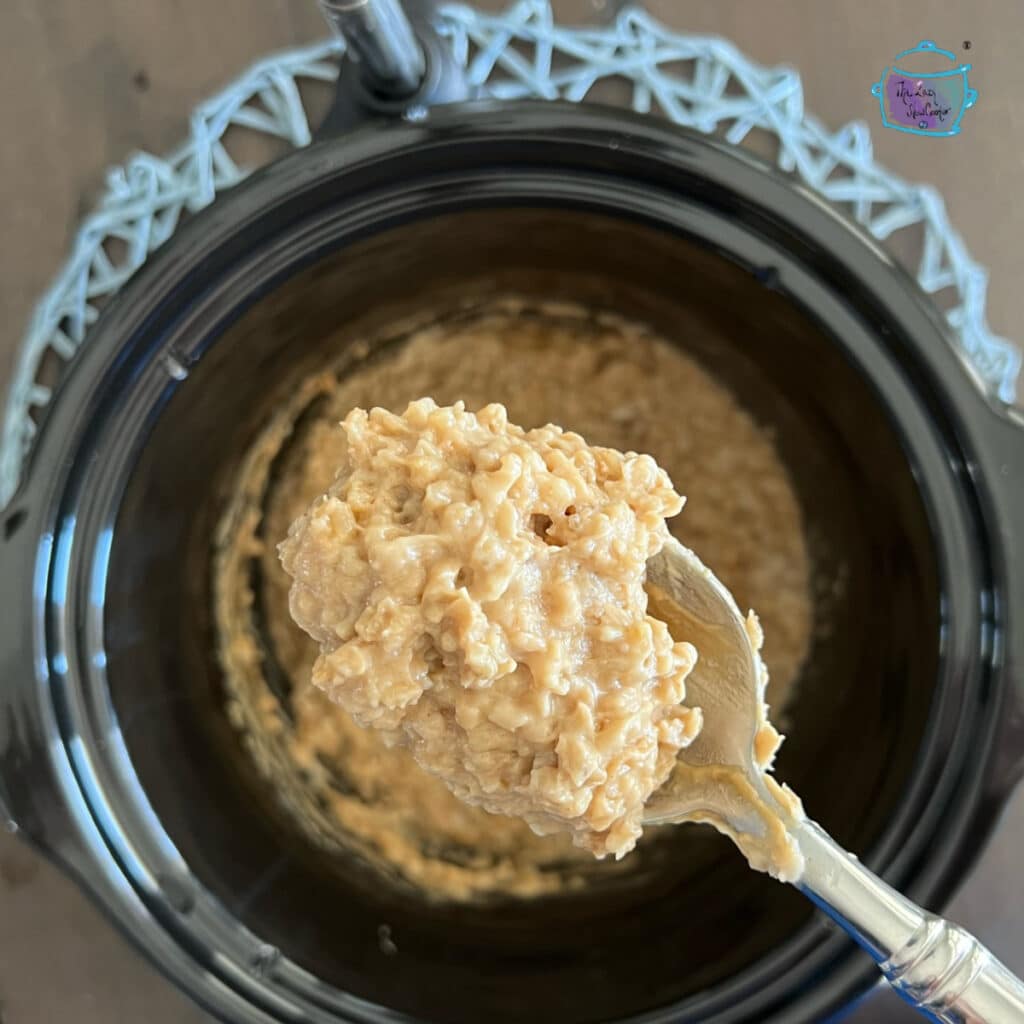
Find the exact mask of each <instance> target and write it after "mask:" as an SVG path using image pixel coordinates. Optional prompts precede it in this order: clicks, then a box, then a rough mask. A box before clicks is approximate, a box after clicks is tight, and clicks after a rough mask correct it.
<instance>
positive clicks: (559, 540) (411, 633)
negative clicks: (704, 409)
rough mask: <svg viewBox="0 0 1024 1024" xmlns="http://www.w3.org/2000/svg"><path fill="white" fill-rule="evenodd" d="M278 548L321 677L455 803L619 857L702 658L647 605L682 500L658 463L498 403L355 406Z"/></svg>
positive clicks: (694, 715)
mask: <svg viewBox="0 0 1024 1024" xmlns="http://www.w3.org/2000/svg"><path fill="white" fill-rule="evenodd" d="M342 427H343V429H344V432H345V435H346V440H347V451H346V454H345V459H344V462H343V464H342V465H341V466H340V467H339V471H338V474H337V477H336V478H335V481H334V484H333V485H332V487H331V488H330V490H329V492H328V493H327V494H325V495H323V496H322V497H320V498H319V499H317V500H316V501H315V502H314V504H313V505H312V507H311V508H310V509H309V510H308V512H307V513H306V514H305V515H303V516H302V517H301V518H299V519H298V520H297V521H296V522H295V523H294V524H293V525H292V527H291V530H290V531H289V535H288V539H287V540H286V541H285V542H284V543H283V544H282V545H281V558H282V563H283V565H284V568H285V570H286V571H287V572H288V573H289V575H290V576H291V577H292V579H293V581H294V582H293V584H292V588H291V595H290V605H291V613H292V616H293V618H294V619H295V621H296V622H297V623H298V624H299V625H300V626H301V627H302V628H303V629H305V630H306V631H307V632H308V633H309V634H310V635H311V636H312V637H313V638H314V639H315V640H317V641H318V642H319V643H320V645H321V653H320V656H319V658H318V659H317V661H316V664H315V666H314V669H313V683H314V684H315V685H316V686H318V687H320V688H321V689H323V690H324V691H325V692H326V693H327V694H328V695H329V696H330V697H331V699H333V700H335V701H337V702H338V703H339V704H340V705H342V707H344V708H345V710H346V711H348V712H349V713H350V714H351V715H352V717H353V718H354V719H355V720H356V721H357V722H358V723H359V724H360V725H362V726H364V727H368V728H373V729H377V730H380V731H381V732H382V733H383V734H384V735H385V737H386V738H387V739H388V740H389V741H392V742H394V743H400V744H403V745H404V746H406V747H408V749H409V750H410V751H411V753H412V754H413V756H414V758H415V759H416V760H417V762H418V763H419V764H420V765H421V766H422V767H423V768H425V769H426V770H427V771H429V772H432V773H434V774H435V775H438V776H440V777H441V778H442V779H443V780H444V781H445V782H446V783H447V785H448V786H449V788H450V789H451V790H452V791H453V792H454V793H455V794H456V795H457V796H459V797H461V798H462V799H464V800H466V801H468V802H470V803H474V804H478V805H480V806H482V807H484V808H486V809H487V810H489V811H492V812H494V813H499V814H507V815H515V816H518V817H521V818H523V819H525V820H526V821H527V822H528V823H529V824H530V825H531V826H532V827H533V829H534V830H535V831H537V832H541V833H550V832H555V831H564V832H568V833H569V834H570V835H571V836H572V838H573V841H574V842H575V843H576V844H577V845H579V846H581V847H584V848H586V849H590V850H592V851H593V852H594V853H595V854H597V855H599V856H603V855H605V854H608V853H612V854H615V855H616V856H622V855H623V854H625V853H627V852H628V851H629V850H631V849H632V848H633V846H634V844H635V843H636V840H637V838H638V837H639V835H640V833H641V819H642V817H643V813H644V805H645V804H646V803H647V801H648V799H649V798H650V797H651V795H652V793H654V792H655V791H656V790H657V789H658V788H659V787H660V786H661V785H662V784H663V783H664V782H665V780H666V779H667V778H668V776H669V774H670V773H671V772H672V769H673V767H674V765H675V763H676V759H677V755H678V753H679V751H680V750H681V749H682V748H684V747H686V746H687V745H688V744H690V743H691V742H692V741H693V739H694V737H695V736H696V735H697V733H698V730H699V729H700V724H701V713H700V711H699V710H698V709H696V708H691V707H687V706H686V705H685V704H684V703H683V701H684V698H685V696H686V687H685V681H686V677H687V675H688V673H689V672H690V670H691V669H692V667H693V665H694V662H695V660H696V652H695V651H694V648H693V647H692V646H691V645H690V644H689V643H687V642H686V640H685V638H673V637H672V635H671V634H670V632H669V630H668V627H667V626H666V625H665V623H664V622H662V621H660V620H659V619H656V618H653V617H652V616H650V615H649V614H648V613H647V595H646V593H645V591H644V579H645V573H646V565H647V561H648V559H650V558H651V557H652V556H653V555H655V554H657V552H659V551H660V550H661V548H662V547H663V546H664V544H665V542H666V540H667V539H668V531H667V528H666V525H665V517H666V516H673V515H675V514H677V513H678V512H679V510H680V509H681V508H682V506H683V499H682V498H681V497H680V496H679V495H678V494H677V493H676V492H675V490H674V489H673V487H672V484H671V482H670V481H669V478H668V476H667V475H666V474H665V472H664V471H663V470H661V469H660V468H659V467H658V466H657V464H656V463H655V462H654V460H653V459H652V458H651V457H650V456H648V455H637V454H635V453H627V454H623V453H621V452H617V451H613V450H611V449H608V448H596V447H591V446H589V445H587V443H586V442H585V441H584V440H583V439H582V438H581V437H579V436H578V435H576V434H572V433H568V432H564V431H562V430H561V429H560V428H558V427H554V426H546V427H541V428H538V429H535V430H530V431H526V430H523V429H522V428H520V427H517V426H515V425H514V424H511V423H509V422H508V418H507V416H506V413H505V410H504V408H503V407H502V406H500V405H490V406H487V407H486V408H484V409H482V410H481V411H480V412H479V413H477V414H474V413H471V412H468V411H466V409H465V408H464V407H463V406H462V404H461V403H458V404H456V405H454V406H451V407H446V408H439V407H438V406H437V405H435V403H434V402H433V401H431V400H430V399H422V400H420V401H418V402H413V403H412V404H411V405H410V406H409V407H408V408H407V409H406V411H405V412H404V413H403V414H402V415H400V416H399V415H395V414H393V413H391V412H387V411H385V410H383V409H373V410H372V411H370V412H365V411H363V410H360V409H356V410H353V411H352V412H351V413H350V414H349V415H348V417H347V418H346V419H345V421H344V423H343V424H342Z"/></svg>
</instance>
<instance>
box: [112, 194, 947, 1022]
mask: <svg viewBox="0 0 1024 1024" xmlns="http://www.w3.org/2000/svg"><path fill="white" fill-rule="evenodd" d="M754 269H755V268H744V267H742V266H740V265H738V264H737V263H734V262H731V261H730V260H728V259H726V258H724V257H723V256H721V255H718V254H715V253H713V252H710V251H709V250H707V249H705V248H703V247H701V246H699V245H697V244H695V243H693V242H691V241H688V240H685V239H683V238H680V237H677V236H674V235H669V234H667V233H663V232H660V231H657V230H654V229H652V228H650V227H647V226H644V225H641V224H637V223H632V222H627V221H622V220H616V219H612V218H609V217H605V216H599V215H596V214H592V213H584V212H581V211H579V212H573V211H554V210H533V209H525V208H522V209H508V210H492V211H486V212H483V211H480V212H470V213H461V214H453V215H446V216H444V217H436V218H432V219H426V220H421V221H418V222H416V223H412V224H408V225H405V226H403V227H401V228H393V229H391V230H389V231H387V232H385V233H383V234H380V235H377V236H374V237H372V238H369V239H366V240H365V241H363V242H360V243H358V244H357V245H355V246H350V247H349V248H347V249H345V250H343V251H340V252H337V253H334V254H333V255H331V256H329V257H326V258H324V259H322V260H321V261H320V262H319V263H317V264H316V265H314V266H312V267H309V268H307V269H305V270H303V271H301V272H299V273H297V274H296V275H294V276H293V277H291V278H290V279H288V280H287V281H285V282H284V283H282V284H280V285H279V286H278V287H277V288H276V289H275V290H273V291H272V292H270V293H269V294H267V295H265V296H264V297H263V298H261V299H260V300H259V301H258V302H257V303H256V304H254V305H253V306H251V307H250V308H249V309H248V310H247V311H246V312H245V313H244V315H243V316H242V317H241V318H240V319H239V320H237V321H236V322H235V323H234V324H233V326H231V327H230V328H229V329H228V330H227V331H226V332H225V333H224V334H223V336H221V337H220V338H219V339H218V340H217V341H216V344H215V345H213V347H212V348H210V349H209V350H208V351H207V352H206V354H205V355H204V357H203V358H202V359H201V360H200V361H199V362H198V364H197V365H196V366H195V367H194V368H193V369H192V371H191V373H190V375H189V377H188V379H187V381H185V382H184V383H183V384H182V385H181V386H180V387H179V388H178V389H177V390H176V392H175V394H174V395H173V397H172V399H171V400H170V401H169V402H168V404H167V405H166V407H165V408H164V410H163V412H162V414H161V416H160V419H159V420H158V422H157V423H156V426H155V428H154V431H153V434H152V436H151V438H150V441H149V443H148V444H147V446H146V448H145V449H144V451H143V454H142V455H141V457H140V460H139V463H138V465H137V466H136V468H135V471H134V473H133V474H132V477H131V480H130V482H129V485H128V489H127V491H126V493H125V496H124V500H123V504H122V508H121V511H120V515H119V518H118V523H117V528H116V531H115V544H114V549H113V551H112V566H111V573H110V579H111V581H112V583H111V588H112V589H111V593H110V594H109V595H108V599H107V611H106V632H107V659H108V676H109V680H110V686H111V692H112V698H113V701H114V704H115V708H116V711H117V714H118V717H119V720H120V723H121V726H122V729H123V732H124V737H125V741H126V743H127V746H128V749H129V752H130V755H131V757H132V760H133V763H134V765H135V768H136V770H137V772H138V775H139V778H140V780H141V783H142V785H143V788H144V789H145V791H146V794H147V796H148V798H149V800H150V802H151V804H152V806H153V808H154V810H155V811H156V813H157V815H158V817H159V818H160V820H161V822H162V824H163V826H164V828H165V829H166V831H167V833H168V834H169V836H170V838H171V839H172V841H173V842H174V843H175V844H176V846H177V847H178V849H179V851H180V852H181V853H182V855H183V856H184V858H185V860H186V861H187V862H188V864H189V865H190V867H191V868H192V870H193V872H194V873H195V875H196V876H197V877H198V879H199V880H200V881H201V882H202V883H203V884H204V885H205V886H206V887H207V888H208V889H209V890H210V891H211V892H212V893H213V894H214V895H215V896H217V897H218V899H219V900H220V901H221V902H222V903H223V904H224V905H225V906H226V908H227V909H228V910H229V911H230V912H231V913H232V914H234V915H235V916H236V917H237V918H238V919H239V920H240V921H241V922H242V923H244V924H245V925H246V926H247V927H248V928H249V929H251V930H252V931H253V932H254V933H256V934H257V935H258V936H259V937H260V938H261V939H263V940H264V941H266V942H268V943H270V944H272V945H274V946H275V947H277V948H278V949H280V950H281V952H282V953H283V954H284V955H285V956H286V957H288V958H289V959H291V960H293V961H295V962H296V963H298V964H299V965H300V966H302V967H304V968H306V969H308V970H309V971H311V972H312V973H313V974H315V975H316V976H318V977H319V978H321V979H323V980H324V981H325V982H327V983H328V984H330V985H333V986H336V987H338V988H340V989H343V990H345V991H348V992H351V993H354V994H356V995H359V996H362V997H364V998H367V999H371V1000H373V1001H375V1002H377V1003H381V1004H383V1005H386V1006H390V1007H394V1008H397V1009H402V1010H406V1011H409V1012H413V1013H416V1014H417V1015H420V1016H423V1017H426V1018H429V1019H437V1020H472V1021H480V1020H484V1019H489V1020H523V1019H528V1018H529V1019H534V1020H537V1021H545V1020H552V1021H554V1020H556V1019H557V1020H559V1021H561V1022H565V1021H577V1020H578V1021H584V1020H597V1019H608V1018H611V1017H617V1016H624V1015H628V1014H631V1013H636V1012H639V1011H641V1010H644V1009H647V1008H651V1007H654V1006H661V1005H667V1004H670V1003H673V1002H676V1001H678V1000H679V999H682V998H685V997H687V996H690V995H693V994H695V993H698V992H702V991H705V990H707V989H709V988H710V987H712V986H715V985H717V984H720V983H722V982H724V981H726V980H727V979H729V978H731V977H733V976H735V975H736V974H737V973H739V972H741V971H742V970H743V969H745V968H747V967H750V966H751V965H753V964H755V963H757V962H758V961H759V960H760V959H761V958H762V957H764V956H765V955H766V954H767V953H769V952H771V951H772V950H774V949H776V948H778V947H779V946H780V945H781V944H782V943H784V942H785V940H786V939H788V938H790V937H792V936H793V935H794V934H795V933H797V932H798V931H799V930H800V929H801V927H802V926H803V925H805V924H806V923H807V920H808V916H809V909H808V906H807V905H806V903H805V901H804V900H803V899H802V898H801V897H800V896H799V895H797V894H796V893H794V892H792V891H790V890H789V889H788V888H786V887H783V886H779V885H778V884H777V883H774V882H772V881H770V880H768V879H767V878H765V877H763V876H759V875H756V874H754V873H752V872H750V871H749V870H748V869H747V868H746V866H745V864H744V862H743V861H742V860H741V858H740V857H739V855H738V854H736V853H735V851H734V850H733V849H732V848H731V845H730V844H729V843H728V842H727V841H725V840H723V839H721V838H720V837H718V836H716V835H715V834H713V833H712V832H711V831H710V830H707V829H704V828H698V827H695V826H690V827H686V828H682V829H678V830H675V832H673V834H672V835H671V836H670V837H669V839H668V840H667V841H666V842H663V843H661V844H659V845H658V847H657V850H658V852H657V855H656V856H654V857H653V859H652V860H651V861H650V863H649V864H648V866H647V868H646V869H645V871H644V872H642V873H641V874H640V875H633V876H626V877H625V879H624V880H615V879H609V880H608V881H607V883H606V884H605V885H603V886H602V887H600V888H593V887H592V888H590V889H587V890H585V891H584V892H582V893H567V894H565V895H558V896H550V897H544V898H542V899H537V900H533V901H508V902H505V903H499V904H495V903H493V902H492V903H490V904H488V905H486V906H472V905H470V906H466V905H462V906H458V905H445V904H436V903H434V904H431V903H428V902H426V901H423V900H421V899H418V898H417V897H416V896H415V895H414V894H411V893H410V892H409V891H408V890H403V889H402V888H400V887H393V888H392V887H389V886H388V885H386V884H383V883H382V882H381V879H380V878H379V877H378V876H376V875H373V874H372V873H370V872H368V871H367V870H366V868H365V867H364V866H362V865H360V864H359V863H358V862H357V861H355V860H353V861H347V860H344V859H330V858H325V857H324V855H323V854H322V853H321V852H320V851H319V850H317V849H316V848H314V847H313V846H312V845H311V844H310V843H309V842H308V841H307V840H306V839H304V838H303V837H302V836H301V835H300V834H299V833H298V832H297V831H296V830H295V829H294V827H293V826H292V823H291V822H290V821H289V820H288V818H287V816H286V815H284V814H283V813H282V812H281V811H280V809H279V808H278V806H277V804H276V802H275V800H274V797H273V794H272V793H271V792H269V790H268V786H267V784H266V783H265V782H263V781H262V780H261V779H260V778H258V777H257V776H256V774H255V773H254V772H253V770H252V768H251V763H250V761H249V760H248V758H247V757H246V756H245V754H244V752H243V751H242V750H241V749H240V744H239V739H238V736H237V735H236V733H235V731H234V730H233V728H232V727H231V725H230V724H229V723H228V721H227V719H226V716H225V712H224V689H223V680H222V679H221V676H220V670H219V668H218V661H217V658H216V656H215V653H214V636H213V625H212V615H211V603H210V579H209V565H210V555H211V537H212V533H213V529H214V526H215V523H216V521H217V519H218V516H219V515H220V512H221V510H222V508H223V506H224V502H225V500H226V496H227V494H228V490H229V488H230V486H231V482H232V479H233V477H234V474H235V473H236V472H237V468H238V464H239V460H240V458H241V456H242V454H243V452H244V451H245V450H246V448H247V446H248V445H249V444H250V443H251V442H252V440H253V438H254V436H255V435H256V433H257V432H258V430H259V428H260V427H261V426H262V425H263V424H264V423H265V422H266V420H267V418H268V415H269V414H270V412H271V410H272V409H273V408H274V407H275V404H276V403H278V402H280V401H281V399H282V398H283V396H285V395H288V394H290V393H292V391H293V390H294V387H295V385H296V383H297V382H298V381H299V380H300V379H302V378H303V377H304V376H306V375H307V374H309V373H310V372H312V371H314V370H316V369H319V368H322V367H324V366H327V365H328V364H330V363H332V362H334V361H336V360H337V359H338V358H340V357H342V356H343V355H344V352H345V347H346V346H347V345H348V344H350V343H352V342H353V341H355V340H358V339H361V338H365V337H367V336H373V335H378V334H381V333H384V334H386V333H387V332H388V330H389V329H393V328H394V325H396V324H398V323H402V322H408V321H409V319H410V317H413V318H415V317H421V316H426V315H435V314H443V313H444V311H445V310H446V309H450V308H452V307H453V306H454V305H455V304H456V303H458V302H459V301H461V300H464V299H465V298H467V297H475V298H481V297H486V296H487V295H508V294H514V295H519V296H523V297H527V298H530V299H543V300H550V299H555V300H569V301H572V302H576V303H581V304H584V305H587V306H590V307H593V308H597V309H603V310H608V311H613V312H615V313H617V314H621V315H623V316H625V317H627V318H630V319H634V320H638V321H641V322H643V323H646V324H648V325H650V326H651V327H652V328H653V329H654V330H655V331H656V332H657V333H659V334H660V335H661V336H662V337H664V338H665V339H667V340H668V341H670V342H671V343H673V344H676V345H678V346H680V347H681V348H682V349H683V350H684V351H685V352H687V353H688V354H689V355H691V356H694V357H695V358H696V359H697V360H699V361H700V363H701V364H702V365H703V366H704V367H705V368H706V369H708V370H709V371H710V372H711V373H712V374H714V375H715V376H716V377H717V378H718V379H719V380H720V381H722V382H723V383H725V384H726V385H727V386H728V387H729V388H730V389H732V390H733V392H734V393H735V394H736V395H737V396H738V398H739V399H740V400H741V402H742V403H743V404H744V405H745V406H746V407H747V408H748V410H749V411H750V412H751V413H752V414H753V416H754V417H755V418H756V419H757V421H758V422H759V424H761V425H762V426H763V427H764V428H765V429H766V430H769V431H771V432H772V435H773V436H774V438H775V440H776V444H777V447H778V450H779V452H780V454H781V456H782V458H783V460H784V461H785V463H786V465H787V467H788V469H789V471H790V473H791V475H792V479H793V482H794V485H795V487H796V489H797V492H798V494H799V497H800V500H801V504H802V509H803V514H804V519H805V525H806V530H807V536H808V544H809V549H810V552H811V557H812V560H813V564H814V573H815V578H816V580H817V581H818V583H819V584H823V585H821V586H819V587H818V590H819V592H820V593H822V594H824V593H828V595H829V597H828V600H827V601H824V602H823V603H822V604H821V605H820V606H819V609H818V619H819V621H818V622H817V623H816V629H815V632H814V640H813V642H812V649H811V652H810V655H809V657H808V660H807V664H806V667H805V669H804V673H803V677H802V679H801V681H800V684H799V691H798V696H797V699H796V700H795V702H794V703H793V705H792V706H791V707H790V708H789V709H788V722H787V725H788V731H789V733H790V738H789V740H788V741H787V743H786V744H785V746H784V748H783V750H782V753H781V755H780V757H779V761H778V773H779V775H780V777H782V778H783V779H785V780H787V781H789V782H790V783H791V784H792V785H793V787H794V788H795V789H796V790H797V791H798V792H799V793H800V794H801V796H802V797H803V798H804V801H805V803H806V805H807V807H808V808H809V810H810V812H811V813H812V814H813V815H814V816H815V817H817V818H818V819H819V820H821V821H822V823H823V824H824V825H825V826H826V828H828V829H829V830H830V831H831V832H832V833H833V834H834V835H835V837H836V838H837V839H838V840H839V842H841V843H843V844H844V845H845V846H847V847H848V848H849V849H851V850H853V851H855V852H857V853H859V854H862V855H864V854H868V853H869V852H870V849H871V846H872V843H873V842H874V841H875V839H876V838H877V837H878V836H879V834H880V833H881V831H882V829H883V827H884V825H885V823H886V821H887V820H889V819H890V818H891V816H892V814H893V811H894V808H895V807H896V806H897V804H898V802H899V800H900V797H901V794H902V793H903V792H904V791H905V789H906V786H907V782H908V779H909V776H910V773H911V770H912V766H913V762H914V758H915V754H916V752H917V750H918V749H919V748H920V743H921V738H922V735H923V732H924V728H925V721H926V717H927V713H928V708H929V705H930V699H931V695H932V690H933V687H934V685H935V679H936V667H937V665H936V663H937V643H936V639H935V638H936V637H937V633H938V595H937V583H936V572H935V567H934V555H933V551H932V543H931V537H930V532H929V529H928V525H927V521H926V517H925V513H924V509H923V507H922V503H921V501H920V498H919V496H918V493H917V490H916V487H915V483H914V479H913V475H912V473H911V470H910V467H909V465H908V463H907V460H906V457H905V455H904V453H903V451H902V448H901V445H900V441H899V438H898V437H897V435H896V434H895V432H894V430H893V428H892V427H891V426H890V421H889V418H888V417H887V416H886V415H885V412H884V410H881V409H880V408H878V406H877V402H876V400H875V398H874V396H873V393H872V391H871V389H870V388H869V386H868V385H867V383H866V382H865V381H864V380H863V379H862V377H861V376H860V374H859V373H858V371H856V370H855V369H854V368H853V366H852V365H851V364H850V363H849V362H848V361H847V359H846V358H845V357H844V356H843V354H842V352H841V350H840V348H839V347H838V346H837V345H836V344H835V343H834V340H833V339H831V338H829V337H828V336H827V334H826V333H824V331H823V330H822V329H821V328H819V327H818V326H817V325H816V324H814V323H812V322H811V321H810V320H809V319H808V318H807V317H806V316H805V315H804V314H803V313H802V312H801V311H800V310H799V308H798V307H797V306H796V305H795V304H794V303H793V302H791V301H790V300H789V299H788V298H787V297H785V296H783V295H781V294H779V293H777V292H775V291H772V290H770V289H769V288H766V287H765V286H764V285H763V283H762V281H763V280H764V275H757V274H755V273H753V272H752V271H753V270H754ZM769 276H770V275H769ZM524 386H528V382H524ZM685 400H686V396H685V395H681V396H680V402H685ZM183 453H184V455H183ZM678 483H679V486H680V489H681V490H683V491H684V492H685V489H686V481H678ZM833 583H834V584H836V585H834V586H833V585H832V584H833ZM825 620H827V621H825ZM140 638H145V639H144V642H140ZM382 925H383V926H386V927H387V928H388V935H389V936H391V937H393V938H394V942H395V943H396V944H397V946H398V953H397V955H394V954H393V950H392V949H391V948H390V945H389V944H388V943H381V942H380V938H379V937H380V932H379V929H380V928H381V926H382Z"/></svg>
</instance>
